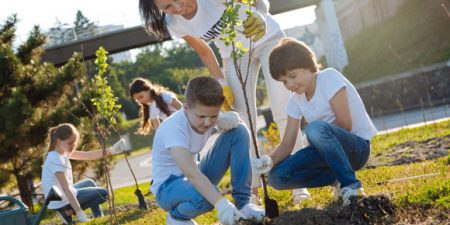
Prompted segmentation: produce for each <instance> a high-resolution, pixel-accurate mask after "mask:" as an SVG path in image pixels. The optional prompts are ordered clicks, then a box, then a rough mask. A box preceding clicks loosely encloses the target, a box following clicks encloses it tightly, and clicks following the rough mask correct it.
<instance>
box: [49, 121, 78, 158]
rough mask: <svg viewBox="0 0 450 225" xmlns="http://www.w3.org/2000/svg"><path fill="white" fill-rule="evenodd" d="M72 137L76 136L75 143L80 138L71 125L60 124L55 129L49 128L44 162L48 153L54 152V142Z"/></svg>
mask: <svg viewBox="0 0 450 225" xmlns="http://www.w3.org/2000/svg"><path fill="white" fill-rule="evenodd" d="M72 135H76V136H77V141H78V139H79V138H80V134H79V133H78V130H77V128H76V127H75V126H74V125H73V124H71V123H61V124H59V125H57V126H55V127H51V128H50V129H49V130H48V134H47V139H48V149H47V151H46V152H45V153H44V161H45V159H46V158H47V154H48V152H49V151H53V150H55V147H56V140H58V139H59V140H66V139H68V138H70V137H72Z"/></svg>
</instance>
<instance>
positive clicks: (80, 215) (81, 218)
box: [77, 210, 89, 222]
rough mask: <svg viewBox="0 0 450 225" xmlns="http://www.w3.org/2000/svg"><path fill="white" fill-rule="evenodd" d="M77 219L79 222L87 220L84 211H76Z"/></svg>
mask: <svg viewBox="0 0 450 225" xmlns="http://www.w3.org/2000/svg"><path fill="white" fill-rule="evenodd" d="M77 220H78V221H79V222H86V221H89V217H88V216H87V215H86V213H84V211H83V210H80V211H78V212H77Z"/></svg>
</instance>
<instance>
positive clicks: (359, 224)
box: [241, 195, 450, 225]
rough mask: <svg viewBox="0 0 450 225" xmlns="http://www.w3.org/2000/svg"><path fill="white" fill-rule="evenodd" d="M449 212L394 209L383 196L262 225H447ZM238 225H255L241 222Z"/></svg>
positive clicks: (288, 213)
mask: <svg viewBox="0 0 450 225" xmlns="http://www.w3.org/2000/svg"><path fill="white" fill-rule="evenodd" d="M449 214H450V211H449V209H445V208H433V207H431V206H423V205H409V206H405V207H403V208H398V207H395V206H394V205H393V204H392V203H391V202H390V201H389V198H388V197H387V196H384V195H378V196H368V197H360V198H358V199H357V198H354V199H352V202H351V204H350V205H349V206H347V207H342V206H341V205H340V204H332V205H330V206H328V207H327V208H323V209H319V208H303V209H301V210H295V211H286V212H283V213H282V214H281V215H280V216H279V217H277V218H274V219H272V220H270V219H266V220H265V221H264V223H263V224H262V225H378V224H380V225H391V224H392V225H407V224H417V225H418V224H420V225H441V224H442V225H450V218H449ZM241 225H257V224H256V223H251V222H242V223H241Z"/></svg>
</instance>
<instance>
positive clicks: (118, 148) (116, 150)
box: [111, 138, 126, 155]
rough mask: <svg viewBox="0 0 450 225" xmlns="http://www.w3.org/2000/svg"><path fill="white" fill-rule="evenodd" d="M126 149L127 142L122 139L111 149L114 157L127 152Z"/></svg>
mask: <svg viewBox="0 0 450 225" xmlns="http://www.w3.org/2000/svg"><path fill="white" fill-rule="evenodd" d="M125 148H126V144H125V140H124V139H123V138H121V139H120V140H119V141H118V142H116V143H115V144H114V145H113V146H112V147H111V153H112V154H113V155H115V154H119V153H122V152H123V151H124V150H125Z"/></svg>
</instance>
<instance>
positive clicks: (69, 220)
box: [56, 210, 72, 224]
mask: <svg viewBox="0 0 450 225" xmlns="http://www.w3.org/2000/svg"><path fill="white" fill-rule="evenodd" d="M56 215H58V217H59V218H60V219H61V220H62V221H63V223H64V224H72V216H68V215H66V213H65V212H64V211H63V210H56Z"/></svg>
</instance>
